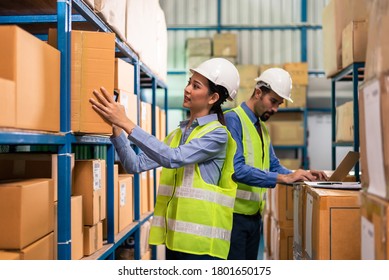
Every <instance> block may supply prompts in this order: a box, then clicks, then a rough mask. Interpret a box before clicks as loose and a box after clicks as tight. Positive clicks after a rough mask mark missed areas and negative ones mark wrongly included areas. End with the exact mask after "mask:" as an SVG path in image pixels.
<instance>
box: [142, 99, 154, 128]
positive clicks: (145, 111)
mask: <svg viewBox="0 0 389 280" xmlns="http://www.w3.org/2000/svg"><path fill="white" fill-rule="evenodd" d="M140 105H141V106H140V127H141V128H142V129H143V130H145V131H146V132H148V133H150V134H151V104H150V103H147V102H143V101H142V102H141V104H140Z"/></svg>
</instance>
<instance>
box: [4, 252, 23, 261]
mask: <svg viewBox="0 0 389 280" xmlns="http://www.w3.org/2000/svg"><path fill="white" fill-rule="evenodd" d="M20 259H21V258H20V254H18V252H17V251H2V250H0V260H2V261H3V260H20Z"/></svg>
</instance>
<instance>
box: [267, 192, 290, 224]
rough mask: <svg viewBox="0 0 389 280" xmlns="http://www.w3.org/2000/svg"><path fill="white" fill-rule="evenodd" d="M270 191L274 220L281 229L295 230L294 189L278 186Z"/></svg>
mask: <svg viewBox="0 0 389 280" xmlns="http://www.w3.org/2000/svg"><path fill="white" fill-rule="evenodd" d="M269 191H270V193H271V194H270V197H271V201H272V202H271V213H272V216H273V218H274V219H276V221H277V224H278V225H279V226H280V227H290V228H293V187H292V186H288V185H283V184H277V185H276V186H275V188H272V189H269Z"/></svg>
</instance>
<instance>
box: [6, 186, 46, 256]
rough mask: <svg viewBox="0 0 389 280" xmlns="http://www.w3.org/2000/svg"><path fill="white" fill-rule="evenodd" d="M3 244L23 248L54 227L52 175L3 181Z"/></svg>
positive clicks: (13, 247) (7, 246) (8, 246)
mask: <svg viewBox="0 0 389 280" xmlns="http://www.w3.org/2000/svg"><path fill="white" fill-rule="evenodd" d="M0 224H1V225H2V230H1V231H0V248H1V249H22V248H25V247H26V246H28V245H30V244H31V243H33V242H35V241H37V240H38V239H40V238H42V237H43V236H45V235H47V234H48V233H50V232H52V231H53V229H54V190H53V180H51V179H27V180H11V181H2V182H1V183H0Z"/></svg>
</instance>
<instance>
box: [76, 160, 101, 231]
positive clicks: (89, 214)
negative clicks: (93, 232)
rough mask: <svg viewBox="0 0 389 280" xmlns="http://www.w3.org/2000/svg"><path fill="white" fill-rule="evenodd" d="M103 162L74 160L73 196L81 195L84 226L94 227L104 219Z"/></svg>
mask: <svg viewBox="0 0 389 280" xmlns="http://www.w3.org/2000/svg"><path fill="white" fill-rule="evenodd" d="M105 169H106V165H105V160H98V159H95V160H76V164H75V166H74V187H73V195H82V200H83V202H82V204H83V205H82V208H83V211H82V213H83V220H84V225H90V226H92V225H95V224H97V223H98V222H100V221H102V220H104V219H105V217H106V175H105V174H106V170H105Z"/></svg>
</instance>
